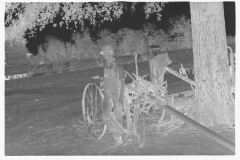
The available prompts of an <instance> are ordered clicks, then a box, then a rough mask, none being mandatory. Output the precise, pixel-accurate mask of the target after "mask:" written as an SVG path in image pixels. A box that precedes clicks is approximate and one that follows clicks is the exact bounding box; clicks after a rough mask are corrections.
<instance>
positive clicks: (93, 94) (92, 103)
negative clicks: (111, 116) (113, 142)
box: [82, 83, 107, 139]
mask: <svg viewBox="0 0 240 160" xmlns="http://www.w3.org/2000/svg"><path fill="white" fill-rule="evenodd" d="M103 98H104V97H103V94H102V91H101V89H100V87H99V86H98V85H97V84H95V83H89V84H87V85H86V87H85V88H84V91H83V95H82V114H83V118H84V121H85V123H86V126H87V129H88V131H89V133H90V134H91V135H92V136H93V137H94V138H98V139H100V138H101V137H103V135H104V134H105V132H106V129H107V126H106V125H105V124H104V122H103V120H102V118H101V106H102V102H103Z"/></svg>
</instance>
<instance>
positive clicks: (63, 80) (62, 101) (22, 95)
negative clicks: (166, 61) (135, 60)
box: [5, 63, 235, 156]
mask: <svg viewBox="0 0 240 160" xmlns="http://www.w3.org/2000/svg"><path fill="white" fill-rule="evenodd" d="M124 68H125V69H126V70H128V71H130V72H134V64H129V65H124ZM139 71H140V75H145V74H147V73H149V67H148V65H147V63H140V64H139ZM96 75H99V76H101V75H102V69H101V68H95V69H88V70H84V71H74V72H66V73H62V74H53V75H46V76H39V77H30V78H24V79H17V80H11V81H6V82H5V155H7V156H12V155H234V152H232V151H231V150H229V149H227V148H225V147H224V146H222V145H220V144H218V143H217V142H215V141H213V140H212V139H210V138H208V137H206V136H205V135H203V134H201V133H200V132H198V131H196V130H192V129H189V128H188V127H182V128H180V129H177V130H175V131H173V132H171V134H169V135H160V134H154V133H151V132H150V131H146V140H145V142H146V143H145V146H144V147H143V148H138V144H137V141H136V139H133V141H132V142H128V143H127V145H126V146H120V147H117V148H114V149H108V146H111V145H112V138H111V134H110V133H108V132H107V133H106V134H105V136H104V137H103V138H102V139H100V140H97V139H94V138H93V137H91V135H90V134H89V133H88V131H87V129H86V127H85V125H84V124H83V123H81V122H82V121H83V118H82V113H81V97H82V92H83V89H84V87H85V86H86V84H87V83H89V82H94V81H95V80H93V79H91V77H93V76H96ZM126 81H128V80H126ZM218 133H219V134H220V135H222V136H224V137H226V138H227V139H229V140H231V141H233V142H234V141H235V131H233V130H232V131H228V132H227V131H220V132H218Z"/></svg>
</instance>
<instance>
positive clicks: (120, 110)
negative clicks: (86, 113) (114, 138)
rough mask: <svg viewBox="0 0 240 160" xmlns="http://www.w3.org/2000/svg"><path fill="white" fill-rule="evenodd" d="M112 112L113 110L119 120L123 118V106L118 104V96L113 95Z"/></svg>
mask: <svg viewBox="0 0 240 160" xmlns="http://www.w3.org/2000/svg"><path fill="white" fill-rule="evenodd" d="M112 100H113V112H114V116H115V117H116V119H117V120H118V121H119V122H122V118H123V108H122V106H120V105H119V102H118V98H116V97H113V98H112Z"/></svg>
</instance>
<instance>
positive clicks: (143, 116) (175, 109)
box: [82, 54, 235, 151]
mask: <svg viewBox="0 0 240 160" xmlns="http://www.w3.org/2000/svg"><path fill="white" fill-rule="evenodd" d="M134 57H135V65H136V73H129V72H127V71H125V77H130V78H131V80H132V82H131V83H129V84H126V85H125V93H124V98H125V106H124V108H123V115H124V117H123V119H124V123H123V124H122V126H123V128H125V129H126V130H127V131H129V132H132V133H135V134H139V135H140V134H141V136H139V139H138V142H139V147H143V146H144V143H145V136H146V130H152V131H153V132H155V133H156V134H163V135H168V134H170V133H171V132H172V131H174V130H176V129H178V128H179V127H181V126H182V125H183V124H184V123H187V124H188V125H190V126H191V127H193V128H195V129H197V130H199V131H200V132H201V133H203V134H205V135H206V136H208V137H210V138H212V139H213V140H215V141H217V142H218V143H220V144H221V145H223V146H225V147H226V148H228V149H230V150H232V151H235V144H234V143H233V142H231V141H229V140H228V139H226V138H224V137H222V136H220V135H218V134H217V133H215V132H213V131H212V130H210V129H208V128H206V127H205V126H203V125H201V124H199V123H198V122H196V121H194V120H193V119H191V107H192V106H193V104H194V100H195V90H194V89H195V82H194V81H193V80H191V79H190V78H189V77H188V74H187V72H189V70H188V69H187V68H184V67H183V65H182V64H181V68H180V69H179V72H177V71H175V70H173V69H171V68H170V67H168V64H169V63H168V62H166V61H167V60H166V59H164V58H162V60H163V61H161V69H160V70H161V72H160V73H159V74H156V73H155V74H150V75H145V76H139V74H138V66H137V61H136V59H137V54H135V55H134ZM167 57H168V56H167ZM165 62H166V63H165ZM162 64H164V65H162ZM165 72H169V73H171V74H172V75H174V76H176V77H178V78H180V79H182V80H183V81H185V82H187V83H189V85H190V86H191V89H192V90H191V91H190V93H191V94H190V96H187V97H183V98H181V99H180V98H178V97H176V96H174V95H169V94H168V86H167V84H168V83H167V82H166V81H163V78H161V77H163V76H164V73H165ZM156 75H158V76H156ZM159 77H160V78H159ZM93 78H94V79H99V80H102V79H103V78H101V77H99V76H96V77H93ZM159 79H160V80H159ZM103 99H104V94H103V84H102V83H101V82H98V83H89V84H87V85H86V87H85V89H84V91H83V96H82V114H83V118H84V121H85V124H86V127H87V129H88V131H89V133H90V134H91V135H92V136H93V137H94V138H97V139H101V138H102V137H103V136H104V134H105V133H106V132H107V126H106V125H105V124H104V122H103V120H102V119H101V105H102V102H103ZM140 126H141V127H140ZM140 128H141V131H140ZM140 132H141V133H140Z"/></svg>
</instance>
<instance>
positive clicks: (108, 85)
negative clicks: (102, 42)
mask: <svg viewBox="0 0 240 160" xmlns="http://www.w3.org/2000/svg"><path fill="white" fill-rule="evenodd" d="M100 54H101V55H103V56H104V59H105V60H106V63H105V64H104V65H103V68H104V81H103V88H104V101H103V105H102V108H101V111H102V119H103V121H104V123H105V124H106V125H107V127H108V129H109V131H110V132H112V133H113V138H114V140H116V141H115V144H114V146H112V147H111V148H113V147H116V146H118V145H120V144H122V143H123V142H122V140H123V139H122V138H125V137H126V136H127V133H126V131H125V130H124V129H123V127H122V126H121V124H120V123H119V121H121V120H122V118H123V107H124V89H125V73H124V69H123V67H122V66H121V65H119V64H116V63H115V58H114V57H113V55H114V51H113V48H112V47H111V46H110V45H106V46H104V47H103V48H102V51H101V52H100ZM112 110H113V112H112Z"/></svg>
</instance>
